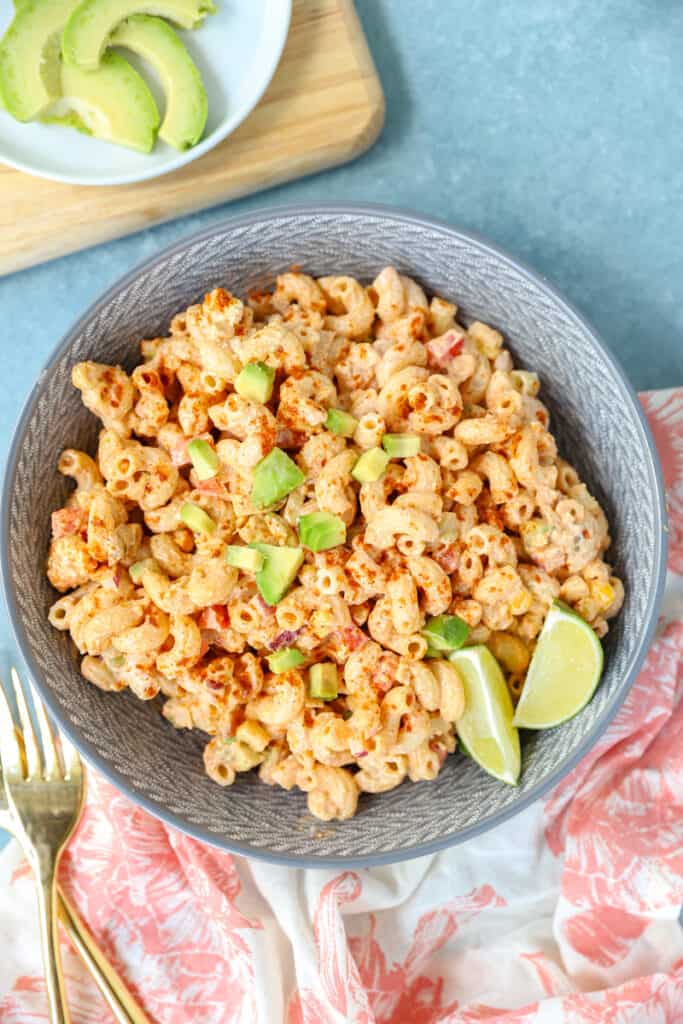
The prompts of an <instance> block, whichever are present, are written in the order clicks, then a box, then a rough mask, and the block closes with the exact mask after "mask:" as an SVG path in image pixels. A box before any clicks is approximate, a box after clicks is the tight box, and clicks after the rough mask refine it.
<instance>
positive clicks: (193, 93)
mask: <svg viewBox="0 0 683 1024" xmlns="http://www.w3.org/2000/svg"><path fill="white" fill-rule="evenodd" d="M109 45H110V46H124V47H125V48H126V49H128V50H132V51H133V53H137V54H138V55H139V56H140V57H142V58H143V59H144V60H146V61H149V63H150V64H151V65H152V67H153V68H154V70H155V71H156V73H157V75H158V76H159V79H160V80H161V84H162V87H163V90H164V96H165V97H166V113H165V114H164V119H163V121H162V122H161V127H160V128H159V138H160V139H163V140H164V142H168V144H169V146H173V147H174V148H175V149H180V150H182V149H189V148H190V146H194V145H195V143H197V142H199V140H200V139H201V137H202V132H203V131H204V126H205V125H206V117H207V114H208V110H209V104H208V100H207V98H206V91H205V89H204V85H203V83H202V78H201V75H200V74H199V71H198V70H197V66H196V64H195V63H194V61H193V60H192V58H191V57H190V55H189V53H188V52H187V50H186V49H185V46H184V45H183V43H182V42H181V40H180V37H179V36H178V35H177V34H176V33H175V32H174V31H173V29H172V28H171V26H170V25H169V24H168V23H167V22H165V21H163V20H162V19H161V18H150V17H149V16H148V15H146V14H136V15H134V16H133V17H132V18H128V19H127V20H126V21H122V22H121V24H120V25H119V26H118V27H117V28H116V30H115V31H114V33H113V35H112V36H111V38H110V40H109Z"/></svg>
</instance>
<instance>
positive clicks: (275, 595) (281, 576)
mask: <svg viewBox="0 0 683 1024" xmlns="http://www.w3.org/2000/svg"><path fill="white" fill-rule="evenodd" d="M249 547H251V548H255V549H256V551H258V552H260V553H261V554H262V555H263V557H264V558H265V564H264V566H263V568H262V569H261V570H260V571H259V572H257V573H256V576H255V580H256V586H257V587H258V589H259V593H260V594H261V597H262V598H263V600H264V601H265V602H266V604H270V605H273V604H278V603H279V602H280V601H281V600H282V598H283V597H284V596H285V594H286V593H287V591H288V589H289V587H290V586H291V585H292V583H293V582H294V580H295V579H296V574H297V573H298V571H299V569H300V568H301V564H302V562H303V560H304V553H303V551H302V550H301V548H278V547H275V546H274V545H272V544H260V543H257V542H256V541H255V542H254V543H253V544H250V545H249Z"/></svg>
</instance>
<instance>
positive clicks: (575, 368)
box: [4, 206, 663, 865]
mask: <svg viewBox="0 0 683 1024" xmlns="http://www.w3.org/2000/svg"><path fill="white" fill-rule="evenodd" d="M390 263H391V264H394V265H395V266H397V267H398V268H399V270H400V271H402V272H404V273H406V274H410V275H411V276H414V277H416V278H417V279H418V280H419V281H420V282H421V283H422V284H423V286H424V287H425V289H426V290H427V291H428V292H429V293H437V294H439V295H442V296H444V297H447V298H449V299H452V300H453V301H455V302H457V303H458V305H459V306H460V307H461V311H462V315H464V317H465V318H466V319H468V318H479V319H482V320H485V321H486V322H488V323H491V324H493V325H495V326H497V327H498V328H500V329H501V330H502V331H503V332H504V334H505V336H506V338H507V340H508V342H509V344H510V345H511V347H512V350H513V353H514V356H515V358H516V362H517V363H518V365H520V366H523V367H526V368H528V369H534V370H537V371H538V372H539V374H540V376H541V386H542V390H541V398H542V399H543V400H544V401H545V402H546V403H547V404H548V406H549V407H550V410H551V414H552V425H551V429H553V430H554V432H555V433H556V435H557V438H558V442H559V446H560V451H561V452H562V453H563V454H564V455H565V456H566V457H567V458H568V459H569V460H570V461H572V462H573V463H574V464H575V465H576V466H577V468H578V469H579V471H580V473H581V475H582V477H583V478H584V479H585V480H586V482H587V484H588V486H589V488H590V490H591V491H592V492H593V493H594V494H595V495H596V496H597V497H598V499H599V500H600V501H601V502H602V503H603V506H604V508H605V510H606V512H607V515H608V518H609V521H610V524H611V528H612V536H613V545H612V548H611V549H610V552H609V559H610V560H611V561H612V562H613V564H614V566H615V569H616V572H617V574H618V575H620V576H621V577H622V578H623V579H624V581H625V587H626V601H625V605H624V608H623V611H622V612H621V614H620V615H619V617H618V618H617V619H616V621H615V622H614V623H613V624H612V627H611V629H610V633H609V635H608V638H607V641H606V655H607V656H606V671H605V674H604V677H603V680H602V683H601V685H600V687H599V689H598V692H597V693H596V695H595V697H594V699H593V701H592V702H591V703H590V704H589V706H588V707H587V708H585V710H584V711H582V712H581V713H580V714H579V715H577V716H576V717H575V718H574V719H573V720H572V721H570V722H568V723H566V724H565V725H563V726H561V727H560V728H558V729H555V730H552V731H550V732H545V733H540V734H537V735H533V734H528V735H526V736H525V737H524V742H523V773H522V779H521V783H520V785H519V786H518V787H516V788H512V787H508V786H505V785H503V784H501V783H498V782H496V781H495V780H494V779H492V778H490V777H488V776H487V775H486V774H485V773H484V772H482V771H481V770H480V769H479V768H477V766H476V765H475V764H474V763H473V762H472V761H470V760H469V759H466V758H464V757H462V756H460V755H456V756H453V757H450V758H449V759H448V761H447V763H446V765H445V767H444V769H443V771H442V772H441V774H440V775H439V777H438V779H437V780H435V781H434V782H429V783H419V784H410V783H405V784H403V785H402V786H400V787H399V788H398V789H396V790H393V791H391V792H389V793H385V794H382V795H380V796H377V797H374V796H364V797H362V798H361V801H360V805H359V811H358V814H357V816H356V817H355V818H354V819H353V820H352V821H351V822H345V823H330V824H325V825H321V823H320V822H319V821H316V820H314V819H312V818H310V817H309V816H308V814H307V812H306V803H305V797H304V795H303V794H300V793H298V792H295V791H292V792H291V793H287V792H285V791H283V790H281V789H276V788H271V787H268V786H264V785H263V784H262V783H260V782H258V780H257V779H256V778H252V777H251V776H246V777H244V776H242V777H241V778H240V781H239V782H238V783H236V784H235V785H234V786H232V787H230V788H229V789H222V788H220V787H218V786H217V785H215V783H213V782H211V781H210V780H209V779H208V778H207V776H206V775H205V774H204V771H203V766H202V759H201V750H202V741H203V737H202V736H201V735H199V734H196V733H194V734H193V733H188V732H184V731H180V732H176V731H175V730H174V729H173V728H172V727H171V726H170V725H169V724H168V723H167V722H166V721H165V720H164V719H163V718H162V717H161V715H160V714H159V710H158V707H157V706H156V705H155V704H145V703H142V702H140V701H138V700H137V699H136V698H134V697H133V696H132V695H130V694H128V693H125V694H121V695H110V694H104V693H101V692H100V691H98V690H96V689H95V688H94V687H93V686H91V685H90V684H89V683H87V682H85V681H84V680H83V679H82V678H81V676H80V675H79V672H78V668H77V657H76V652H75V649H74V647H73V645H72V643H71V641H70V640H69V638H68V636H67V635H65V634H63V633H58V632H56V631H54V630H53V629H52V628H51V627H50V625H49V624H48V622H47V617H46V616H47V609H48V607H49V605H50V603H51V602H52V601H53V600H54V592H53V591H52V590H51V588H50V586H49V585H48V583H47V581H46V579H45V576H44V564H45V557H46V550H47V544H48V535H49V517H50V512H51V511H52V510H53V509H54V508H56V507H57V506H58V505H59V504H60V502H61V501H62V500H63V499H64V496H65V493H66V491H67V490H68V486H65V484H64V482H63V481H62V480H61V478H60V477H59V476H58V474H57V472H56V469H55V467H56V463H57V459H58V457H59V454H60V452H61V450H62V448H64V447H67V446H69V447H72V446H75V447H82V448H85V449H86V450H90V451H93V450H94V445H95V440H96V436H97V430H98V424H97V423H96V421H95V419H94V417H92V416H91V415H90V414H89V413H88V412H87V411H85V410H84V408H83V407H82V405H81V403H80V399H79V395H78V393H77V392H76V391H75V390H74V389H73V388H72V387H71V384H70V369H71V366H72V365H73V363H74V362H76V361H78V360H80V359H94V360H98V361H102V362H113V363H117V362H118V363H122V364H123V365H125V366H127V367H128V368H130V367H132V366H133V365H134V364H135V361H136V354H137V344H136V343H137V342H138V341H139V340H140V339H141V338H144V337H154V336H156V335H158V334H161V333H165V332H166V329H167V327H168V323H169V320H170V319H171V317H172V316H173V315H174V314H175V313H176V312H177V311H178V310H180V309H183V308H185V307H186V306H187V305H188V304H189V303H191V302H194V301H196V300H197V299H198V298H199V297H200V296H201V295H202V294H203V293H204V292H205V291H207V290H208V289H210V288H211V287H213V286H215V285H218V284H221V285H224V286H226V287H228V288H229V289H230V290H231V291H233V292H235V293H237V294H244V293H245V292H247V291H248V290H251V289H253V288H254V287H259V286H263V285H267V284H270V283H271V282H272V280H273V278H274V277H275V275H276V274H277V273H279V272H281V271H283V270H285V269H286V268H288V267H289V266H290V265H292V264H299V265H300V266H301V267H302V268H303V269H305V270H306V271H308V272H310V273H313V274H315V275H321V274H324V273H349V274H353V275H354V276H356V277H359V278H361V279H370V278H372V277H373V276H374V275H375V274H376V273H377V272H378V270H380V269H381V268H382V267H383V266H386V265H387V264H390ZM662 508H663V503H662V495H661V487H660V482H659V476H658V470H657V466H656V461H655V456H654V454H653V449H652V447H651V442H650V439H649V434H648V432H647V429H646V427H645V425H644V421H643V418H642V415H641V414H640V411H639V407H638V404H637V401H636V400H635V398H634V396H633V394H632V393H631V392H630V389H629V388H628V387H627V385H626V384H625V383H624V380H623V378H622V376H621V374H620V372H619V371H618V370H617V369H616V368H615V366H614V363H613V361H612V359H611V358H610V357H609V356H608V355H607V354H606V353H605V351H604V350H603V349H602V348H601V346H600V345H599V343H597V342H596V341H595V338H594V336H593V334H592V333H591V331H590V328H589V327H588V326H587V325H586V324H585V323H584V322H583V321H582V320H581V319H580V318H579V317H578V316H577V315H576V314H575V313H574V312H573V311H572V310H571V309H570V308H569V307H568V306H567V305H565V303H564V302H563V301H562V300H561V299H560V298H559V296H558V295H557V294H556V293H554V292H553V291H552V290H551V289H550V288H549V287H548V286H547V285H545V284H544V282H543V281H542V280H540V279H539V278H536V277H535V276H534V275H532V274H530V273H529V272H528V271H527V270H525V269H523V268H521V267H519V266H518V265H517V264H515V263H514V262H513V261H511V260H510V259H509V258H508V257H506V256H504V255H503V254H501V253H500V252H498V251H497V250H494V249H492V248H491V247H490V246H488V245H487V244H486V243H484V242H482V241H479V240H477V239H474V238H472V237H470V236H467V235H464V234H461V233H458V232H456V231H454V230H452V229H449V228H447V227H445V226H444V225H439V224H435V223H431V222H426V221H423V220H420V219H418V218H412V217H409V216H402V215H399V214H395V213H391V212H389V211H377V212H375V211H374V210H373V209H372V208H359V207H343V206H339V207H337V208H334V207H330V206H328V207H324V208H320V209H313V210H310V209H309V210H305V209H300V210H297V209H290V210H283V211H275V212H273V213H269V214H261V215H250V216H247V217H242V218H238V219H235V220H233V221H229V222H226V223H224V224H222V225H219V226H218V227H216V228H214V229H212V230H211V231H209V232H205V233H204V234H203V235H201V236H197V237H195V238H194V239H190V240H189V241H187V242H186V243H183V244H181V245H180V246H177V247H175V248H174V249H172V250H170V251H168V252H167V253H166V254H163V255H162V256H160V257H158V258H157V259H156V260H154V261H152V262H151V263H149V264H147V265H145V266H143V267H142V268H140V269H139V270H137V271H135V272H133V273H132V274H130V275H128V277H127V278H125V279H123V281H122V282H120V283H119V284H118V285H117V286H115V287H114V288H113V289H112V290H111V291H110V292H109V293H108V294H107V295H106V296H105V297H104V299H103V300H102V301H101V302H100V303H99V304H98V305H96V306H95V307H93V308H92V309H91V310H89V311H88V313H86V315H85V316H84V318H83V319H82V320H81V321H80V322H79V323H78V324H77V325H76V327H75V328H74V329H73V330H72V332H71V333H70V334H69V336H68V337H67V338H66V339H65V341H64V342H63V343H62V345H61V347H60V348H59V349H58V351H57V353H56V354H55V356H54V357H53V360H52V362H51V363H50V365H49V367H48V368H47V370H46V371H45V372H44V373H43V375H42V376H41V378H40V380H39V382H38V384H37V386H36V389H35V391H34V393H33V395H32V397H31V400H30V401H29V404H28V406H27V409H26V410H25V413H24V416H23V418H22V421H21V423H20V426H19V430H18V433H17V436H16V439H15V442H14V448H13V453H12V457H11V458H10V466H9V470H8V476H7V479H6V491H5V517H4V528H5V538H4V539H5V544H4V558H5V564H4V577H5V587H6V593H7V599H8V604H9V606H10V611H11V613H12V615H13V619H14V624H15V629H16V632H17V638H18V640H19V643H20V645H21V648H22V652H23V654H24V656H25V658H26V660H27V662H28V664H29V668H30V669H31V671H32V673H33V675H34V677H35V678H36V681H37V682H38V684H39V686H40V688H41V690H42V691H43V693H44V694H45V696H46V698H47V700H48V703H49V705H50V707H51V708H52V710H53V712H54V713H55V714H57V716H58V718H59V719H60V721H61V722H62V724H63V725H64V726H65V727H66V730H67V732H68V733H69V734H70V735H71V737H72V738H73V739H74V741H75V742H76V743H77V745H78V746H79V747H80V749H81V750H82V752H83V753H84V754H85V756H86V757H87V758H89V759H90V760H91V762H93V763H94V764H96V765H97V766H98V767H99V768H101V769H103V770H104V771H105V773H106V774H108V775H109V777H110V778H111V779H112V780H113V781H114V782H115V784H117V785H118V786H119V787H121V788H124V789H125V790H126V791H127V792H128V794H129V795H130V796H131V797H132V798H133V799H135V800H137V801H139V802H141V803H143V804H144V805H145V806H147V807H148V809H150V810H151V811H152V812H153V813H156V814H159V815H161V816H162V817H165V818H166V820H168V821H170V822H171V823H173V824H175V825H178V826H179V827H181V828H184V829H185V830H187V831H190V832H192V833H193V834H195V835H198V836H199V837H201V838H203V839H206V840H208V841H211V842H214V843H217V844H219V845H224V846H226V847H228V848H230V849H233V850H240V851H242V852H245V853H249V854H251V855H261V856H265V857H269V858H271V859H278V860H282V861H289V862H296V863H307V864H309V865H310V864H316V863H317V864H322V863H325V862H327V863H329V862H332V861H334V860H336V859H339V860H343V861H344V863H346V864H348V863H349V862H350V861H349V859H351V861H355V862H356V863H371V862H378V861H381V860H396V859H399V858H400V857H405V856H412V855H417V854H419V853H425V852H428V851H429V850H430V849H436V848H438V847H440V846H444V845H447V844H449V843H452V842H457V841H459V840H460V839H463V838H465V837H467V836H469V835H471V834H473V832H475V831H479V830H482V829H486V828H488V827H491V825H493V824H495V823H496V822H497V821H500V820H501V819H502V817H505V816H508V815H509V814H511V813H516V812H517V811H518V810H520V809H521V808H522V807H523V806H525V805H526V804H527V803H529V802H530V801H531V800H532V799H534V798H536V797H537V796H538V795H539V794H540V793H541V792H542V791H543V790H544V789H546V788H548V786H549V785H551V784H552V783H553V782H556V781H557V780H558V779H559V778H560V777H561V776H562V775H563V774H564V773H565V772H566V771H567V770H568V769H569V768H570V767H571V765H572V764H573V763H575V761H576V760H577V759H578V757H579V756H581V754H583V753H584V752H585V751H586V750H587V749H588V748H589V747H590V745H591V744H592V743H593V742H594V741H595V739H596V737H597V736H598V735H599V733H600V732H601V731H602V729H603V728H604V727H605V725H606V723H607V722H608V721H609V719H610V718H611V717H612V715H613V714H614V712H615V710H616V708H617V707H618V706H619V704H620V703H621V701H622V700H623V697H624V695H625V693H626V691H627V689H628V686H629V685H630V683H631V682H632V679H633V676H634V673H635V671H636V669H637V667H638V665H639V663H640V660H641V659H642V656H643V654H644V651H645V649H646V644H647V640H648V639H649V632H650V630H651V628H652V626H653V623H654V617H655V612H656V604H657V599H658V593H659V589H660V583H661V580H662V576H663V562H662V559H663V545H662V527H663V523H662V516H663V512H662Z"/></svg>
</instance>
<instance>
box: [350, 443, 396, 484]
mask: <svg viewBox="0 0 683 1024" xmlns="http://www.w3.org/2000/svg"><path fill="white" fill-rule="evenodd" d="M390 459H391V456H390V455H388V454H387V453H386V452H385V451H383V450H382V449H381V448H370V449H369V450H368V451H367V452H363V454H362V455H361V457H360V458H359V459H358V462H357V463H356V465H355V466H354V467H353V469H352V470H351V476H352V477H353V478H354V480H357V481H358V483H359V484H374V482H375V480H379V478H380V477H381V476H382V474H383V473H384V470H385V469H386V468H387V466H388V465H389V460H390Z"/></svg>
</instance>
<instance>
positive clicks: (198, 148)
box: [1, 0, 292, 188]
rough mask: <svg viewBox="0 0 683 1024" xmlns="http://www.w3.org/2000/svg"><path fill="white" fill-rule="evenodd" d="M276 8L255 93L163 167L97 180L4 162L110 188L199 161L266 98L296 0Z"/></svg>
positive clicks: (51, 177) (283, 0)
mask: <svg viewBox="0 0 683 1024" xmlns="http://www.w3.org/2000/svg"><path fill="white" fill-rule="evenodd" d="M273 9H274V10H276V12H277V17H278V21H277V22H275V23H274V24H273V25H271V26H270V30H271V32H273V45H272V48H271V51H270V53H269V59H268V60H267V61H264V62H263V65H262V68H261V73H260V75H259V76H258V78H257V80H256V85H255V88H254V91H253V94H252V95H251V96H250V97H249V100H248V102H247V103H245V104H244V105H243V106H241V107H238V108H237V110H236V112H235V113H234V114H229V115H226V116H225V117H224V118H223V121H222V122H221V124H220V127H218V128H216V130H215V131H213V132H211V134H210V135H207V136H206V138H202V139H200V140H199V142H197V143H196V144H195V145H194V146H190V148H189V149H185V150H182V151H180V152H177V153H175V154H171V156H170V157H169V159H168V160H167V161H166V163H164V164H162V165H161V166H158V165H154V166H150V168H149V170H141V171H124V172H122V173H118V174H117V173H114V174H111V173H104V174H102V175H101V176H100V177H99V178H98V179H97V180H93V179H92V178H84V177H82V176H81V175H79V174H78V172H77V171H74V172H73V173H72V172H71V171H69V172H68V173H62V172H61V171H50V170H45V168H44V167H42V166H40V165H39V164H36V163H34V162H32V161H31V160H21V159H15V158H14V157H12V156H8V155H7V154H6V153H3V154H2V155H1V160H2V163H4V164H6V165H7V166H8V167H12V168H14V170H17V171H22V172H23V173H24V174H29V175H31V177H33V178H38V179H39V180H44V181H59V182H62V183H63V184H66V185H78V186H80V187H83V188H107V187H110V186H111V187H116V186H122V185H136V184H139V183H140V182H143V181H153V180H154V179H155V178H162V177H163V176H164V175H166V174H172V173H173V171H178V170H180V169H181V168H182V167H187V166H188V164H191V163H194V161H195V160H198V159H199V158H200V157H202V156H204V155H205V154H206V153H209V152H210V151H211V150H212V149H215V147H216V146H219V145H220V144H221V142H224V141H225V140H226V139H227V138H228V136H230V135H232V134H233V132H235V131H237V129H238V128H239V126H240V125H241V124H242V122H243V121H246V119H247V118H248V117H249V115H250V114H251V113H252V111H253V110H254V109H255V108H256V106H257V105H258V104H259V103H260V102H261V100H262V99H263V95H264V93H265V91H266V89H267V88H268V86H269V85H270V83H271V81H272V80H273V77H274V75H275V72H276V71H277V69H278V67H279V64H280V60H281V59H282V53H283V51H284V48H285V44H286V42H287V39H288V36H289V29H290V26H291V20H292V0H279V3H278V5H277V6H276V7H275V8H273V6H272V4H270V5H269V8H268V10H267V11H266V14H267V15H268V16H270V14H271V13H272V10H273ZM148 155H151V154H148ZM150 164H151V162H150Z"/></svg>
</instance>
